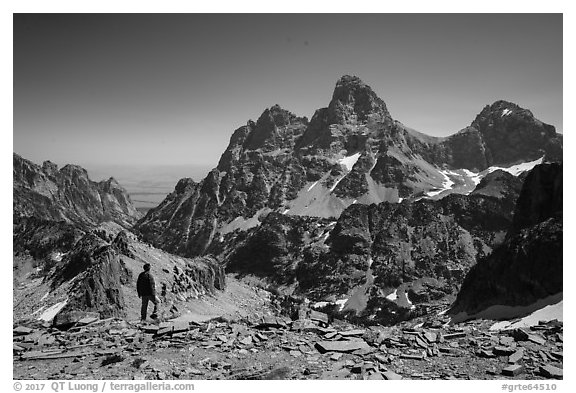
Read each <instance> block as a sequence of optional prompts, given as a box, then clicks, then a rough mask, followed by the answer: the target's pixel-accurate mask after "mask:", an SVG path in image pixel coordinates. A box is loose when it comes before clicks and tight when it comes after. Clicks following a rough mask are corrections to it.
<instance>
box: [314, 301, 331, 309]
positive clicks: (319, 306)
mask: <svg viewBox="0 0 576 393" xmlns="http://www.w3.org/2000/svg"><path fill="white" fill-rule="evenodd" d="M327 305H328V302H316V303H314V304H312V306H311V307H312V308H322V307H326V306H327Z"/></svg>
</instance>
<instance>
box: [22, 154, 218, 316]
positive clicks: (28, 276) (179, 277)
mask: <svg viewBox="0 0 576 393" xmlns="http://www.w3.org/2000/svg"><path fill="white" fill-rule="evenodd" d="M13 172H14V184H13V186H14V217H13V218H14V222H13V249H14V263H13V271H14V287H15V292H14V310H13V311H14V315H17V316H23V315H28V316H35V318H40V319H42V320H46V321H47V320H50V321H51V320H54V319H55V318H60V319H62V318H63V319H69V318H73V317H75V316H78V315H84V314H85V313H86V312H91V313H96V315H98V316H101V317H110V316H121V317H124V316H127V315H128V313H130V312H136V311H137V310H138V309H139V306H138V305H136V304H137V303H138V301H137V295H136V288H135V280H136V277H137V275H138V273H139V272H140V271H141V270H142V265H143V264H144V263H150V264H151V265H152V267H153V270H154V275H155V276H156V280H157V287H158V288H157V290H158V291H159V293H160V297H161V299H162V301H163V303H165V304H164V309H163V311H164V312H165V313H166V314H167V315H168V316H177V315H180V314H181V313H182V312H183V311H184V310H185V308H184V307H182V306H181V304H186V302H187V301H188V300H190V299H196V298H198V297H200V296H202V295H204V294H211V293H214V292H215V291H216V290H218V289H223V288H224V286H225V279H224V271H223V268H222V267H221V265H220V264H219V263H218V262H217V261H215V260H214V259H213V258H208V257H199V258H196V259H187V258H182V257H176V256H173V255H171V254H168V253H166V252H164V251H161V250H157V249H155V248H153V247H151V246H150V245H148V244H145V243H142V242H141V241H139V240H138V239H137V237H136V236H135V235H133V234H132V233H131V232H129V231H128V230H127V229H126V228H130V227H131V226H132V224H134V223H135V221H136V220H137V219H138V218H139V217H140V214H139V213H138V212H137V211H136V209H135V208H134V206H133V205H132V202H131V200H130V198H129V196H128V194H127V193H126V191H125V190H124V189H123V188H122V187H121V186H120V185H119V184H118V183H117V182H116V181H115V180H114V179H112V178H111V179H109V180H107V181H102V182H99V183H96V182H93V181H91V180H90V179H89V178H88V174H87V172H86V170H84V169H82V168H80V167H78V166H75V165H67V166H65V167H64V168H62V169H60V170H58V168H57V167H56V166H55V165H54V164H51V163H50V162H48V161H47V162H45V163H44V164H43V166H42V167H40V166H38V165H36V164H34V163H32V162H30V161H28V160H25V159H23V158H21V157H20V156H18V155H16V154H14V169H13Z"/></svg>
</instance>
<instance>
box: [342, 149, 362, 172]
mask: <svg viewBox="0 0 576 393" xmlns="http://www.w3.org/2000/svg"><path fill="white" fill-rule="evenodd" d="M360 155H361V153H356V154H352V155H351V156H348V157H344V158H342V159H340V160H338V162H339V163H340V165H344V166H345V167H346V169H347V170H348V171H351V170H352V168H353V167H354V164H356V162H357V161H358V159H359V158H360Z"/></svg>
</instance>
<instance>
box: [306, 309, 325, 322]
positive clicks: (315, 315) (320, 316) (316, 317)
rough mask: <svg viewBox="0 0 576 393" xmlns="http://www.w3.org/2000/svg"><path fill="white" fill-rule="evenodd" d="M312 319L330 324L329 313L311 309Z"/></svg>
mask: <svg viewBox="0 0 576 393" xmlns="http://www.w3.org/2000/svg"><path fill="white" fill-rule="evenodd" d="M310 319H311V320H313V321H318V322H322V323H324V324H326V325H328V314H324V313H323V312H319V311H314V310H310Z"/></svg>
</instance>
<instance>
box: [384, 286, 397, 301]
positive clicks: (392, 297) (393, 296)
mask: <svg viewBox="0 0 576 393" xmlns="http://www.w3.org/2000/svg"><path fill="white" fill-rule="evenodd" d="M386 299H388V300H391V301H395V300H396V299H398V289H395V290H394V292H392V293H391V294H390V295H388V296H386Z"/></svg>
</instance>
